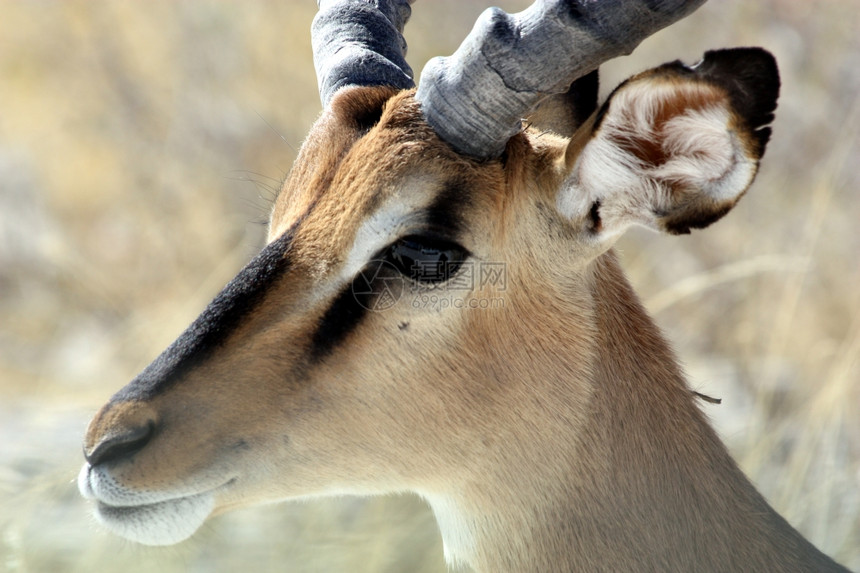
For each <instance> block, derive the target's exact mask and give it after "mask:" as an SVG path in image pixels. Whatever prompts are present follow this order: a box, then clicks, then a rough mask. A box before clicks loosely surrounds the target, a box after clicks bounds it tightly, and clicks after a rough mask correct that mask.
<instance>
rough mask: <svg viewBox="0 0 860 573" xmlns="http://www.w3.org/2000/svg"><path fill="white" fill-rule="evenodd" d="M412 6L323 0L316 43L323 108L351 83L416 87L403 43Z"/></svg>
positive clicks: (395, 0) (314, 30)
mask: <svg viewBox="0 0 860 573" xmlns="http://www.w3.org/2000/svg"><path fill="white" fill-rule="evenodd" d="M412 1H414V0H412ZM411 3H412V2H411V1H410V0H317V5H318V6H319V12H317V15H316V17H315V18H314V21H313V25H312V26H311V44H312V46H313V54H314V67H315V68H316V72H317V81H318V83H319V91H320V99H321V100H322V103H323V106H326V105H328V102H329V100H330V99H331V97H332V95H334V93H335V92H336V91H337V90H339V89H340V88H342V87H344V86H348V85H359V86H391V87H395V88H400V89H409V88H413V87H415V82H414V81H413V79H412V68H410V67H409V64H407V63H406V58H405V56H406V41H405V40H404V39H403V27H404V26H405V25H406V22H407V20H409V16H410V15H411V14H412V7H411V6H410V4H411Z"/></svg>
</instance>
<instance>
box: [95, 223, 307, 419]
mask: <svg viewBox="0 0 860 573" xmlns="http://www.w3.org/2000/svg"><path fill="white" fill-rule="evenodd" d="M294 229H295V227H293V228H292V229H290V230H289V231H287V232H286V233H284V234H283V235H282V236H281V237H280V238H278V239H277V240H275V241H273V242H272V243H271V244H269V245H268V246H266V247H265V248H264V249H263V250H262V251H261V252H260V254H258V255H257V256H256V257H254V258H253V259H252V260H251V262H250V263H248V264H247V265H246V266H245V268H243V269H242V270H241V271H239V274H238V275H236V277H235V278H234V279H233V280H232V281H230V282H229V283H228V284H227V286H226V287H224V289H223V290H222V291H221V292H220V293H219V294H218V295H217V296H216V297H215V299H214V300H213V301H212V302H211V303H209V306H207V307H206V309H205V310H204V311H203V312H202V313H201V314H200V316H199V317H197V319H196V320H195V321H194V322H193V323H191V326H189V327H188V328H187V329H186V330H185V332H183V333H182V335H181V336H180V337H179V338H178V339H176V341H175V342H174V343H173V344H171V345H170V346H169V347H167V349H166V350H165V351H164V352H162V353H161V355H160V356H159V357H158V358H156V359H155V360H154V361H153V362H152V363H151V364H150V365H149V366H147V367H146V368H145V369H144V370H143V372H141V373H140V374H139V375H138V376H137V377H136V378H135V379H134V380H132V381H131V382H130V383H129V384H128V385H127V386H125V387H124V388H122V389H121V390H120V391H119V392H117V393H116V394H115V395H114V396H113V398H111V401H113V402H118V401H125V400H147V399H150V398H152V397H153V396H155V395H156V394H158V393H159V392H162V391H164V390H165V389H167V388H168V387H170V386H171V385H172V384H174V383H175V382H176V381H177V380H178V379H180V378H181V377H182V376H183V375H184V374H185V373H187V372H188V371H189V370H191V369H192V368H193V367H194V366H195V365H196V364H199V363H200V362H201V361H202V360H204V359H205V358H206V357H207V356H209V354H210V353H211V352H212V350H213V349H215V348H217V347H218V346H219V345H220V344H221V343H222V342H223V341H224V340H225V339H226V338H227V336H229V335H230V333H231V332H233V331H234V330H235V329H236V327H237V326H238V325H239V324H240V323H241V322H242V319H243V318H244V317H245V316H247V315H248V313H250V312H251V311H252V310H253V309H254V308H255V307H256V306H257V305H259V304H260V302H261V301H262V300H263V298H264V297H265V295H266V292H267V290H268V288H269V287H270V286H271V285H272V283H274V282H275V280H277V278H278V277H280V276H281V275H283V274H284V272H286V271H287V269H288V268H289V266H290V260H289V249H290V243H291V241H292V236H293V231H294Z"/></svg>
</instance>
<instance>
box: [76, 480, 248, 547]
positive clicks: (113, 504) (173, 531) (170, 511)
mask: <svg viewBox="0 0 860 573" xmlns="http://www.w3.org/2000/svg"><path fill="white" fill-rule="evenodd" d="M96 473H98V472H97V470H95V471H94V469H93V468H91V467H89V466H87V465H85V466H84V467H83V469H82V470H81V474H80V476H79V477H78V487H79V489H80V491H81V494H82V495H83V496H84V497H85V498H88V499H93V500H94V501H95V502H96V504H95V512H94V513H95V516H96V518H97V519H98V521H99V522H100V523H102V524H103V525H104V526H105V527H106V528H107V529H108V530H109V531H111V532H112V533H114V534H116V535H119V536H121V537H124V538H126V539H128V540H130V541H135V542H137V543H141V544H143V545H173V544H175V543H179V542H180V541H184V540H186V539H188V538H189V537H191V536H192V535H193V534H194V532H195V531H197V530H198V529H199V528H200V526H201V525H203V522H204V521H206V518H207V517H209V515H211V513H212V511H213V509H214V508H215V495H216V493H217V492H219V491H221V490H223V489H224V488H227V487H229V486H230V485H232V484H233V483H234V482H235V481H236V480H235V478H233V479H230V480H228V481H227V482H225V483H224V484H222V485H220V486H217V487H214V488H211V489H207V490H205V491H202V492H197V493H191V494H177V495H174V496H170V494H157V493H153V492H133V491H129V490H126V489H124V488H122V486H120V485H119V484H117V483H116V482H115V481H113V480H111V482H112V483H111V484H110V487H107V488H105V487H104V486H103V485H101V484H100V483H99V482H104V481H106V480H105V478H104V477H103V476H101V475H95V474H96ZM102 490H105V491H102Z"/></svg>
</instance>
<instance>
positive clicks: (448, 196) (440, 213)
mask: <svg viewBox="0 0 860 573" xmlns="http://www.w3.org/2000/svg"><path fill="white" fill-rule="evenodd" d="M470 201H471V196H470V195H469V193H468V189H467V187H466V185H464V184H463V183H462V182H461V181H458V180H452V181H449V182H448V183H447V184H446V185H445V187H444V188H443V189H442V191H441V192H440V193H439V194H438V195H437V196H436V198H435V199H434V200H433V202H432V203H431V204H430V205H429V206H428V207H427V210H426V220H427V224H428V225H429V226H430V228H431V229H439V230H441V231H448V232H450V233H452V234H453V235H456V234H457V232H459V231H460V230H461V229H462V226H463V219H462V215H461V214H462V212H463V206H464V205H466V204H468V203H469V202H470Z"/></svg>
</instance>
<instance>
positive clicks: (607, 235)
mask: <svg viewBox="0 0 860 573" xmlns="http://www.w3.org/2000/svg"><path fill="white" fill-rule="evenodd" d="M778 95H779V74H778V71H777V67H776V61H775V60H774V58H773V56H771V55H770V54H769V53H768V52H766V51H764V50H762V49H759V48H738V49H732V50H720V51H714V52H708V53H706V54H705V57H704V59H703V60H702V61H701V62H700V63H698V64H696V65H694V66H692V67H687V66H684V65H683V64H681V63H680V62H673V63H670V64H665V65H663V66H660V67H659V68H655V69H652V70H649V71H647V72H644V73H642V74H639V75H637V76H634V77H633V78H631V79H629V80H627V81H626V82H624V83H623V84H621V85H620V86H619V87H618V88H617V89H616V90H615V91H614V92H613V93H612V95H611V96H610V98H609V100H608V101H607V102H606V103H605V104H604V105H603V107H602V108H601V109H600V111H598V113H597V114H596V115H595V117H594V119H593V122H592V123H588V124H586V125H584V126H583V127H582V128H581V129H580V131H579V132H577V134H576V135H575V136H574V137H573V139H572V140H571V143H570V145H569V147H568V150H567V153H566V157H565V161H566V166H567V169H568V176H567V178H566V180H565V183H564V185H563V186H562V188H561V190H560V192H559V195H558V197H557V206H558V209H559V211H560V212H561V213H562V214H563V215H565V216H566V217H567V218H568V219H569V220H570V221H571V223H573V224H574V225H576V226H581V228H582V229H583V231H584V232H586V233H588V234H589V235H590V236H591V237H593V239H594V240H595V241H596V242H599V243H603V242H606V241H610V240H612V239H614V238H616V237H618V236H619V235H620V234H621V233H623V232H624V230H625V229H627V228H628V227H629V226H630V225H633V224H639V225H644V226H646V227H651V228H653V229H656V230H661V231H665V232H669V233H673V234H681V233H689V232H690V229H691V228H697V229H698V228H703V227H707V226H708V225H710V224H711V223H713V222H714V221H716V220H718V219H719V218H720V217H722V216H723V215H725V214H726V213H727V212H728V211H729V210H730V209H731V208H732V207H734V205H735V204H736V203H737V201H738V199H740V197H741V196H742V195H743V194H744V192H745V191H746V190H747V188H748V187H749V186H750V184H751V183H752V180H753V178H754V177H755V174H756V171H757V169H758V163H759V160H760V159H761V157H762V155H763V154H764V149H765V145H766V144H767V141H768V138H769V137H770V128H769V127H767V124H769V123H770V122H771V121H773V111H774V109H776V99H777V96H778Z"/></svg>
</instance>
